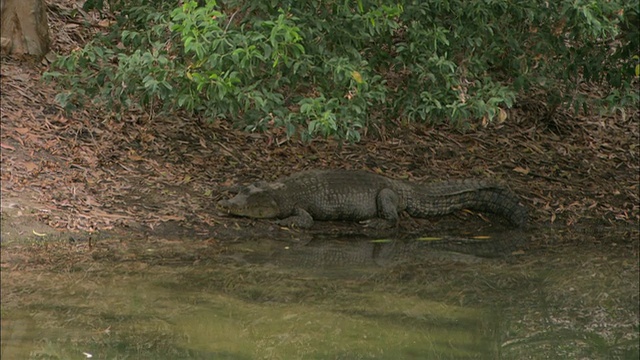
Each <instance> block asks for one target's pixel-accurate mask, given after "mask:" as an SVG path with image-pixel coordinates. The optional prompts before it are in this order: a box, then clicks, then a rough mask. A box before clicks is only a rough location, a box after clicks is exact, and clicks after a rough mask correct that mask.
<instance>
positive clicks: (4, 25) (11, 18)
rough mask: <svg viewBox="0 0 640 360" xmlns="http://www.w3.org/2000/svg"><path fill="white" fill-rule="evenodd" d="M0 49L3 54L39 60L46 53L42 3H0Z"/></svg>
mask: <svg viewBox="0 0 640 360" xmlns="http://www.w3.org/2000/svg"><path fill="white" fill-rule="evenodd" d="M0 18H1V19H0V20H1V22H0V24H1V26H0V46H1V48H2V53H3V54H26V55H34V56H38V57H42V56H44V55H45V54H46V53H47V52H48V51H49V44H50V40H49V25H48V24H47V7H46V4H45V3H44V0H0Z"/></svg>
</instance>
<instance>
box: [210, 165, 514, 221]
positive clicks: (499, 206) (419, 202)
mask: <svg viewBox="0 0 640 360" xmlns="http://www.w3.org/2000/svg"><path fill="white" fill-rule="evenodd" d="M217 208H218V210H219V211H220V212H222V213H223V214H226V215H235V216H243V217H249V218H261V219H274V218H277V219H280V220H279V221H278V222H277V223H278V224H279V225H282V226H287V227H298V228H310V227H311V226H313V223H314V220H320V221H323V220H351V221H362V222H363V223H364V225H365V226H370V227H374V228H389V227H393V226H396V225H397V224H398V221H399V213H401V212H403V211H406V212H407V213H408V214H409V215H410V216H412V217H418V218H425V217H429V216H435V215H445V214H449V213H452V212H455V211H457V210H461V209H470V210H476V211H486V212H491V213H497V214H499V215H501V216H503V217H504V218H506V219H507V220H508V221H509V222H510V223H511V224H512V225H514V226H515V227H524V226H525V225H526V223H527V211H526V209H525V207H524V206H522V205H520V204H519V199H518V197H517V196H516V195H515V194H514V193H513V192H512V191H511V190H509V189H508V188H507V187H506V186H504V185H502V184H501V183H499V182H496V181H493V180H489V179H464V180H451V181H445V182H440V183H427V184H421V183H413V182H409V181H404V180H396V179H391V178H388V177H385V176H382V175H378V174H374V173H370V172H367V171H359V170H309V171H303V172H299V173H296V174H294V175H292V176H289V177H285V178H281V179H279V180H277V181H275V182H271V183H268V182H264V181H260V182H256V183H253V184H251V185H248V186H246V187H244V188H242V189H241V191H240V192H239V193H238V194H237V195H236V196H235V197H233V198H231V199H228V200H221V201H219V202H218V203H217Z"/></svg>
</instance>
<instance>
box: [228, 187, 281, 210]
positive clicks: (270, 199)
mask: <svg viewBox="0 0 640 360" xmlns="http://www.w3.org/2000/svg"><path fill="white" fill-rule="evenodd" d="M271 190H274V187H273V186H272V184H267V183H264V182H259V183H255V184H251V185H249V186H247V187H245V188H243V189H242V190H241V191H240V193H238V195H236V196H235V197H233V198H231V199H229V200H221V201H219V202H218V204H217V208H218V211H221V212H223V213H224V214H227V215H236V216H245V217H249V218H256V219H270V218H275V217H278V214H279V213H280V208H279V207H278V204H277V202H276V200H275V198H274V196H273V192H272V191H271Z"/></svg>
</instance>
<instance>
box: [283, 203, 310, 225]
mask: <svg viewBox="0 0 640 360" xmlns="http://www.w3.org/2000/svg"><path fill="white" fill-rule="evenodd" d="M276 223H277V224H278V225H281V226H286V227H297V228H301V229H308V228H310V227H312V226H313V217H312V216H311V214H309V213H308V212H307V211H306V210H304V209H301V208H296V209H295V210H294V211H293V216H289V217H288V218H285V219H282V220H278V221H276Z"/></svg>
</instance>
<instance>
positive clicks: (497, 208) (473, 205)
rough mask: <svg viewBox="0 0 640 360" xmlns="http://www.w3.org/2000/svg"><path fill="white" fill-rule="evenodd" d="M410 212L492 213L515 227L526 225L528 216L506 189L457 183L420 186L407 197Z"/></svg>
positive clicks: (418, 214) (475, 182) (423, 214)
mask: <svg viewBox="0 0 640 360" xmlns="http://www.w3.org/2000/svg"><path fill="white" fill-rule="evenodd" d="M405 199H406V201H407V206H406V209H407V212H408V213H409V215H411V216H415V217H428V216H433V215H445V214H450V213H452V212H455V211H457V210H461V209H470V210H476V211H483V212H491V213H495V214H498V215H501V216H503V217H504V218H506V219H507V220H509V222H510V223H511V224H513V225H515V226H518V227H522V226H525V225H526V223H527V219H528V215H527V210H526V208H525V207H524V206H522V205H520V199H519V198H518V196H517V195H516V194H514V193H513V192H512V191H511V190H509V189H508V188H507V187H505V186H503V185H501V184H498V183H494V182H491V181H485V180H458V181H448V182H444V183H440V184H427V185H417V186H415V187H413V188H412V189H411V194H410V195H408V196H406V197H405Z"/></svg>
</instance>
